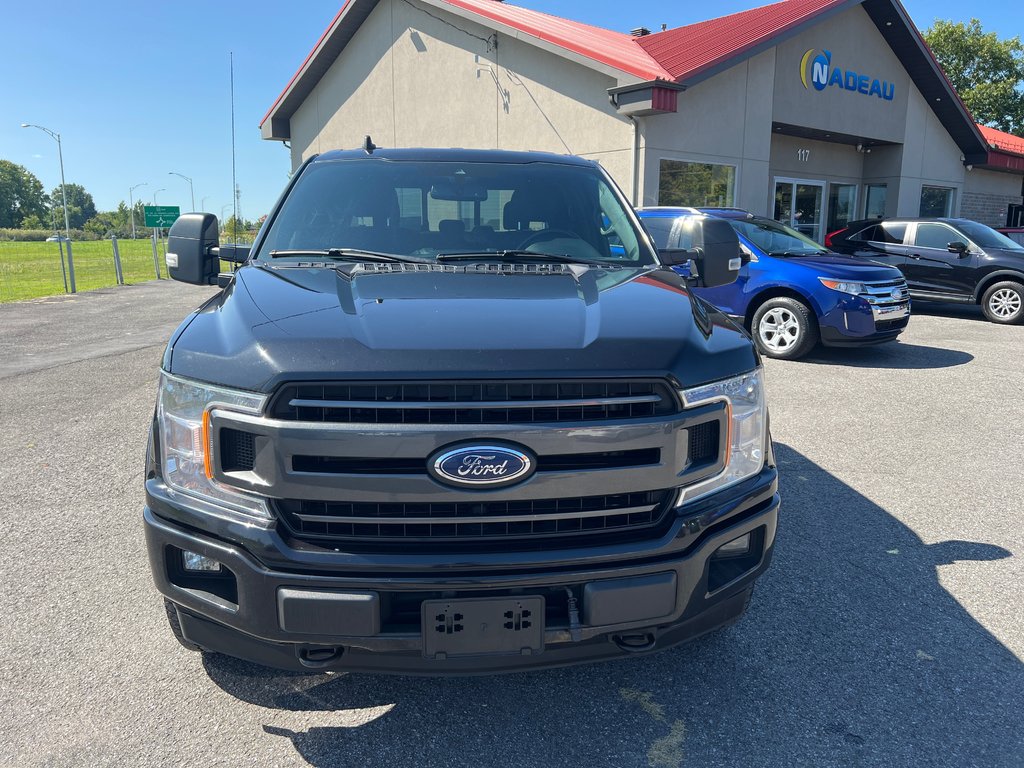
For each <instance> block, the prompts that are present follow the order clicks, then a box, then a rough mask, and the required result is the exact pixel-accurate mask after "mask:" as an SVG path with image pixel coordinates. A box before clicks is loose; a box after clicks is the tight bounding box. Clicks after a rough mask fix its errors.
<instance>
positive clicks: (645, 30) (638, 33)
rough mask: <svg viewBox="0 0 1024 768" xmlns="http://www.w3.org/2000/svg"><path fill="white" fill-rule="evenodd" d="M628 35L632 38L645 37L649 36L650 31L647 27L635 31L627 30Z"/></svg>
mask: <svg viewBox="0 0 1024 768" xmlns="http://www.w3.org/2000/svg"><path fill="white" fill-rule="evenodd" d="M629 34H631V35H632V36H633V37H645V36H647V35H649V34H651V30H649V29H648V28H647V27H637V28H636V29H631V30H629Z"/></svg>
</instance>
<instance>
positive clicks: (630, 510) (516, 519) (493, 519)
mask: <svg viewBox="0 0 1024 768" xmlns="http://www.w3.org/2000/svg"><path fill="white" fill-rule="evenodd" d="M652 511H654V505H649V506H644V507H622V508H620V509H612V510H605V509H593V510H590V511H587V512H569V513H563V514H559V515H557V517H556V516H554V515H548V514H537V515H488V516H487V517H486V518H481V520H482V521H484V522H487V523H529V522H534V521H537V520H551V519H553V518H554V519H558V520H578V519H580V518H584V517H602V516H605V517H607V516H609V515H636V514H646V513H649V512H652ZM295 516H296V517H297V518H298V519H299V520H301V521H302V522H304V523H365V522H366V518H365V517H335V516H333V515H308V514H302V513H298V512H297V513H295ZM373 521H374V522H375V523H403V524H410V525H411V524H416V523H428V524H429V523H463V522H465V519H464V518H461V517H433V516H429V515H428V516H426V517H375V518H374V519H373Z"/></svg>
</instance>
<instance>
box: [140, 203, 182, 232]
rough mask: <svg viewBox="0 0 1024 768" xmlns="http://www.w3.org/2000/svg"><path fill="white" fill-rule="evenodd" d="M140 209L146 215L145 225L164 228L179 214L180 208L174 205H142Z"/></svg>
mask: <svg viewBox="0 0 1024 768" xmlns="http://www.w3.org/2000/svg"><path fill="white" fill-rule="evenodd" d="M142 211H143V213H145V215H146V226H147V227H160V228H166V227H169V226H171V224H173V223H174V221H175V220H176V219H177V218H178V217H179V216H181V208H179V207H178V206H176V205H144V206H142Z"/></svg>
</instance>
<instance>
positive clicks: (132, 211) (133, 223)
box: [128, 181, 149, 240]
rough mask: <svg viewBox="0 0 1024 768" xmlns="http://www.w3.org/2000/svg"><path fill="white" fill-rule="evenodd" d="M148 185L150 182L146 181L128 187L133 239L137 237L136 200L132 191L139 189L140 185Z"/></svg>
mask: <svg viewBox="0 0 1024 768" xmlns="http://www.w3.org/2000/svg"><path fill="white" fill-rule="evenodd" d="M148 186H149V183H148V182H145V181H144V182H142V183H141V184H136V185H135V186H134V187H130V188H129V189H128V207H129V210H130V212H131V215H132V240H134V239H135V200H134V199H133V198H132V193H133V192H134V191H135V190H136V189H138V188H139V187H148Z"/></svg>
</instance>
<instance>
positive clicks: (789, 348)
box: [750, 296, 818, 360]
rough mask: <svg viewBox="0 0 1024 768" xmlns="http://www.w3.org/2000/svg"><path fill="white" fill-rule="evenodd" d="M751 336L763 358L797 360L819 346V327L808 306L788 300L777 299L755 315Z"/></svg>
mask: <svg viewBox="0 0 1024 768" xmlns="http://www.w3.org/2000/svg"><path fill="white" fill-rule="evenodd" d="M750 335H751V336H753V337H754V342H755V343H756V344H757V348H758V349H759V350H760V351H761V353H762V354H763V355H765V356H767V357H773V358H775V359H776V360H796V359H797V358H798V357H803V356H804V355H806V354H807V353H808V352H810V351H811V350H812V349H814V347H815V345H816V344H817V343H818V323H817V320H816V319H815V317H814V313H813V312H811V310H810V308H809V307H807V305H805V304H803V303H802V302H799V301H797V300H796V299H791V298H789V297H788V296H777V297H776V298H774V299H768V301H766V302H764V303H763V304H762V305H761V306H759V307H758V308H757V311H755V312H754V318H753V320H752V321H751V323H750Z"/></svg>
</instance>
